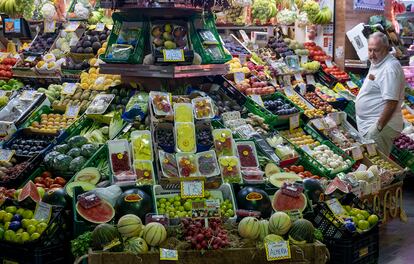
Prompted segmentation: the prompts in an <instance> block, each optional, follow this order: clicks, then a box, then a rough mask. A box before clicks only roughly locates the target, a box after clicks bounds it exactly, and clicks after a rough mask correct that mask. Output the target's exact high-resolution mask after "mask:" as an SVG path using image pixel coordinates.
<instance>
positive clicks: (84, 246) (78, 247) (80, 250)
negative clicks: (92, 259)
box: [70, 232, 92, 257]
mask: <svg viewBox="0 0 414 264" xmlns="http://www.w3.org/2000/svg"><path fill="white" fill-rule="evenodd" d="M70 244H71V251H72V254H73V256H75V257H81V256H83V255H85V254H88V250H89V248H90V247H91V244H92V232H86V233H83V234H82V235H80V236H78V237H77V238H75V239H74V240H72V241H70Z"/></svg>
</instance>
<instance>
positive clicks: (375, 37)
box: [368, 32, 390, 64]
mask: <svg viewBox="0 0 414 264" xmlns="http://www.w3.org/2000/svg"><path fill="white" fill-rule="evenodd" d="M389 46H390V44H389V41H388V37H387V36H386V35H385V34H384V33H382V32H375V33H373V34H371V35H370V36H369V39H368V58H369V60H370V61H371V63H373V64H378V63H380V62H381V61H382V60H383V59H384V58H385V57H386V56H387V54H388V50H389Z"/></svg>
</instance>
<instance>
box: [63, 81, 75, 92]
mask: <svg viewBox="0 0 414 264" xmlns="http://www.w3.org/2000/svg"><path fill="white" fill-rule="evenodd" d="M76 87H77V84H76V83H65V84H64V86H63V90H62V93H63V94H67V95H72V94H74V93H75V91H76Z"/></svg>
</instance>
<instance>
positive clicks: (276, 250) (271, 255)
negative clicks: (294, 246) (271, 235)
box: [265, 241, 291, 261]
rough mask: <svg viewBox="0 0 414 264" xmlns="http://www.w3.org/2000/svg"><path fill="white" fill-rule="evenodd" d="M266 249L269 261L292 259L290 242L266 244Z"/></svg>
mask: <svg viewBox="0 0 414 264" xmlns="http://www.w3.org/2000/svg"><path fill="white" fill-rule="evenodd" d="M265 249H266V258H267V260H268V261H273V260H281V259H290V258H291V255H290V246H289V241H279V242H266V243H265Z"/></svg>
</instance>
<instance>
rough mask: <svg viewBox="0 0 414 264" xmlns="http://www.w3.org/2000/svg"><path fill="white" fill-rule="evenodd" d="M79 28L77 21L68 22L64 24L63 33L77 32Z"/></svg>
mask: <svg viewBox="0 0 414 264" xmlns="http://www.w3.org/2000/svg"><path fill="white" fill-rule="evenodd" d="M79 26H80V22H79V21H70V22H69V23H68V24H66V28H65V31H66V32H73V31H75V30H77V29H78V27H79Z"/></svg>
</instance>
